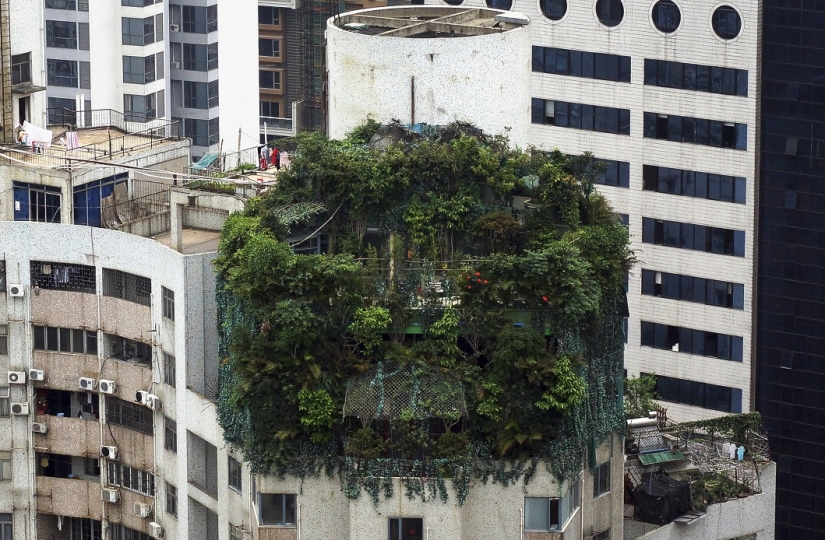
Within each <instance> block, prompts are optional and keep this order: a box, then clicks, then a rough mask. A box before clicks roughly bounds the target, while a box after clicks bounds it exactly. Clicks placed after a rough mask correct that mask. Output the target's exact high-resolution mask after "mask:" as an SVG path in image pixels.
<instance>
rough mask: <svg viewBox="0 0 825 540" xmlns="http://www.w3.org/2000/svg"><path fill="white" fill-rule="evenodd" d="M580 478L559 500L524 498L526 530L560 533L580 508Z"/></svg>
mask: <svg viewBox="0 0 825 540" xmlns="http://www.w3.org/2000/svg"><path fill="white" fill-rule="evenodd" d="M579 486H580V478H576V479H575V480H574V481H573V483H572V484H571V486H570V489H568V490H567V493H565V494H564V496H563V497H562V498H561V499H559V498H556V497H525V498H524V529H525V530H528V531H560V530H562V529H564V526H565V525H566V524H567V521H568V520H569V519H570V517H571V516H572V515H573V514H574V513H575V511H576V509H577V508H578V507H579V499H580V493H579V489H580V487H579Z"/></svg>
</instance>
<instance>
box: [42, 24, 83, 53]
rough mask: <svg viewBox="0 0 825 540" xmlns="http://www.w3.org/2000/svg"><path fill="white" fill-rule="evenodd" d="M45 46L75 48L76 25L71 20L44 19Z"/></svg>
mask: <svg viewBox="0 0 825 540" xmlns="http://www.w3.org/2000/svg"><path fill="white" fill-rule="evenodd" d="M46 46H47V47H56V48H59V49H77V25H76V24H75V23H74V22H72V21H46Z"/></svg>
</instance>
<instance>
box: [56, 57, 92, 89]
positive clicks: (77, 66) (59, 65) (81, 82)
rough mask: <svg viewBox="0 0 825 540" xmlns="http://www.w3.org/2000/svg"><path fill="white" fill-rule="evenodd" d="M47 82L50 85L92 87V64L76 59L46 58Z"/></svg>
mask: <svg viewBox="0 0 825 540" xmlns="http://www.w3.org/2000/svg"><path fill="white" fill-rule="evenodd" d="M46 82H47V83H48V84H49V85H50V86H63V87H67V88H91V86H92V84H91V65H90V64H89V62H82V61H81V62H77V61H75V60H57V59H53V58H49V59H47V60H46Z"/></svg>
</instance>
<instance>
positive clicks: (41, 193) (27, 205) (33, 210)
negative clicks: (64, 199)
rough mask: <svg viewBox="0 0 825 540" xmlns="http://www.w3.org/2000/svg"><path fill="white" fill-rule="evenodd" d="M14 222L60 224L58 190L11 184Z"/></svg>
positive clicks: (59, 196)
mask: <svg viewBox="0 0 825 540" xmlns="http://www.w3.org/2000/svg"><path fill="white" fill-rule="evenodd" d="M12 186H13V191H14V220H15V221H40V222H46V223H60V221H61V217H60V201H61V194H60V188H57V187H51V186H41V185H38V184H27V183H25V182H13V184H12Z"/></svg>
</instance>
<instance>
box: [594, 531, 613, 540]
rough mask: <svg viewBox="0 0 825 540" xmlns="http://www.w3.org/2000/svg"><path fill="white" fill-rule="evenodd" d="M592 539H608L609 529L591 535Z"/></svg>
mask: <svg viewBox="0 0 825 540" xmlns="http://www.w3.org/2000/svg"><path fill="white" fill-rule="evenodd" d="M593 540H610V529H607V530H606V531H602V532H600V533H599V534H594V535H593Z"/></svg>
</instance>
